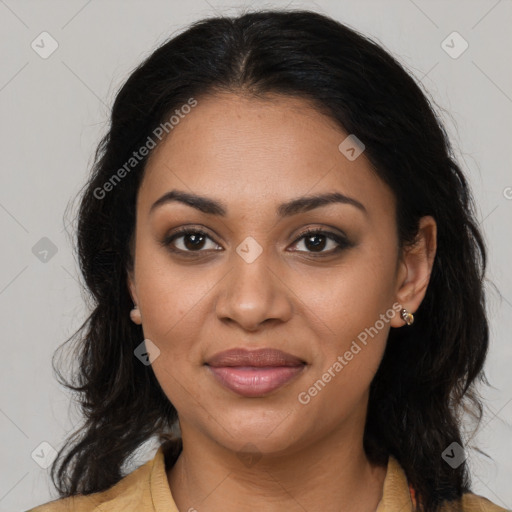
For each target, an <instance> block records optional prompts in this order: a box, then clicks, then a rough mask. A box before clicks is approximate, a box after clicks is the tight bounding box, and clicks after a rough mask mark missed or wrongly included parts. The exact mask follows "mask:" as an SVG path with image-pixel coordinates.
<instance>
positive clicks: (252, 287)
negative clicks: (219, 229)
mask: <svg viewBox="0 0 512 512" xmlns="http://www.w3.org/2000/svg"><path fill="white" fill-rule="evenodd" d="M230 259H231V260H232V262H231V261H230V264H231V270H230V271H229V272H228V274H227V275H226V277H225V278H224V279H223V280H222V281H221V282H220V283H219V288H218V294H219V295H218V297H217V301H216V306H215V309H216V314H217V317H218V318H219V319H220V320H221V321H223V322H228V323H236V324H238V325H239V326H240V327H241V328H243V329H244V330H246V331H257V330H258V329H260V328H261V325H262V324H263V323H264V322H267V323H272V322H275V323H281V322H286V321H288V320H289V319H290V317H291V316H292V313H293V305H292V300H291V298H292V296H293V292H292V290H291V288H290V287H289V286H288V285H287V284H286V282H285V281H284V279H283V276H282V272H279V270H278V269H277V268H276V267H275V265H271V264H270V262H269V259H268V258H267V257H266V255H265V251H264V252H263V253H262V254H260V255H259V257H258V258H256V260H254V261H252V262H250V263H249V262H247V261H245V260H244V259H243V258H242V257H240V256H239V255H238V254H237V253H233V257H232V258H230ZM274 261H275V260H274Z"/></svg>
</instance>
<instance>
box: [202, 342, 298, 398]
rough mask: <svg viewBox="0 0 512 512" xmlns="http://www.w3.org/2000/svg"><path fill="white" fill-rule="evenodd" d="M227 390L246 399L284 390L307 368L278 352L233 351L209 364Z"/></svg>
mask: <svg viewBox="0 0 512 512" xmlns="http://www.w3.org/2000/svg"><path fill="white" fill-rule="evenodd" d="M205 365H206V367H207V369H208V370H209V371H210V373H211V375H213V377H214V378H215V379H216V381H217V382H218V383H220V384H221V385H222V386H224V387H225V388H227V389H229V390H231V391H233V392H235V393H237V394H238V395H242V396H246V397H261V396H265V395H266V394H268V393H270V392H272V391H274V390H276V389H278V388H281V387H282V386H284V385H285V384H287V383H288V382H290V381H291V380H292V379H294V378H295V377H297V376H298V375H300V374H301V373H302V372H303V371H304V369H305V368H306V366H307V363H306V362H305V361H303V360H302V359H300V358H298V357H296V356H293V355H291V354H287V353H286V352H282V351H280V350H275V349H259V350H251V351H249V350H246V349H233V350H227V351H225V352H220V353H218V354H216V355H214V356H213V357H212V358H211V359H209V360H208V361H207V362H206V363H205Z"/></svg>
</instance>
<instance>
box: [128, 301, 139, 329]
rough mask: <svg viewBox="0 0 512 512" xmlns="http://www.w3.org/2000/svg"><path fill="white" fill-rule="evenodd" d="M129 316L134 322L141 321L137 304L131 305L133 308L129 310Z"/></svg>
mask: <svg viewBox="0 0 512 512" xmlns="http://www.w3.org/2000/svg"><path fill="white" fill-rule="evenodd" d="M130 318H131V319H132V322H133V323H135V324H138V325H140V324H141V323H142V322H141V318H140V311H139V306H137V304H135V305H134V306H133V309H132V310H131V311H130Z"/></svg>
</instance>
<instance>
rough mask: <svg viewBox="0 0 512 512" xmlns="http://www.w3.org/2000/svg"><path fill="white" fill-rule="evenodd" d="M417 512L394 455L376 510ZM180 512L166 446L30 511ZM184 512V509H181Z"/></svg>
mask: <svg viewBox="0 0 512 512" xmlns="http://www.w3.org/2000/svg"><path fill="white" fill-rule="evenodd" d="M398 510H399V511H400V512H414V506H413V502H412V499H411V494H410V492H409V485H408V482H407V478H406V476H405V473H404V471H403V469H402V467H401V466H400V464H399V463H398V461H397V460H396V459H395V458H394V457H392V456H390V457H389V459H388V467H387V473H386V478H385V480H384V488H383V494H382V499H381V501H380V502H379V505H378V507H377V510H376V511H375V512H397V511H398ZM442 510H443V512H452V511H453V512H507V510H506V509H504V508H501V507H499V506H497V505H494V504H493V503H491V502H490V501H489V500H487V499H486V498H483V497H481V496H477V495H475V494H471V493H468V494H465V495H464V496H463V498H462V500H461V501H460V502H457V503H452V504H451V506H448V505H445V507H443V509H442ZM100 511H101V512H180V511H178V508H177V507H176V504H175V502H174V500H173V497H172V494H171V490H170V489H169V484H168V481H167V474H166V466H165V456H164V452H163V447H162V446H160V448H159V449H158V450H157V452H156V454H155V456H154V457H153V459H152V460H150V461H148V462H146V463H145V464H144V465H142V466H140V467H139V468H137V469H136V470H134V471H132V472H131V473H130V474H128V475H126V476H125V477H124V478H122V479H121V480H120V481H119V482H118V483H117V484H116V485H114V486H112V487H111V488H110V489H107V490H106V491H102V492H98V493H94V494H88V495H78V496H71V497H68V498H61V499H58V500H55V501H52V502H50V503H46V504H44V505H40V506H39V507H36V508H32V509H30V510H28V511H27V512H100ZM181 512H183V511H181Z"/></svg>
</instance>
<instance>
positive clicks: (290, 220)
mask: <svg viewBox="0 0 512 512" xmlns="http://www.w3.org/2000/svg"><path fill="white" fill-rule="evenodd" d="M78 254H79V257H80V265H81V268H82V272H83V275H84V278H85V282H86V284H87V287H88V288H89V290H90V292H91V294H92V295H93V297H94V301H95V303H94V310H93V311H92V313H91V315H90V317H89V318H88V320H87V322H86V323H85V324H84V325H83V326H82V328H81V330H80V331H79V333H82V334H81V335H80V336H78V337H77V339H78V340H79V343H80V358H79V361H80V369H79V372H78V374H77V379H76V382H75V383H70V384H69V386H70V387H71V388H72V389H74V390H76V391H77V392H79V393H80V394H81V404H82V408H83V413H84V418H85V423H84V425H83V427H82V428H81V430H79V431H78V432H77V433H76V435H75V436H74V437H72V438H71V439H70V441H69V442H68V444H67V446H65V448H64V449H63V450H62V452H61V453H60V454H59V458H58V459H57V461H56V462H55V464H54V466H53V468H52V469H53V473H52V475H53V477H54V482H55V485H56V487H57V488H58V490H59V493H60V496H61V499H59V500H57V501H54V502H52V503H50V504H47V505H43V506H41V507H37V508H36V509H33V510H34V511H37V512H49V511H58V510H76V511H86V510H87V511H89V510H91V511H92V510H108V511H117V510H123V511H126V510H137V511H150V510H151V511H158V512H163V511H177V510H179V511H182V512H183V511H194V510H197V511H220V510H222V511H224V512H230V511H232V510H237V511H240V510H244V511H245V510H247V511H249V510H250V511H252V510H265V511H270V512H272V511H277V510H301V511H304V510H307V511H316V510H322V511H351V512H354V511H355V512H366V511H367V512H370V511H372V512H373V511H375V510H377V511H378V512H396V511H398V510H400V511H409V510H425V511H428V512H437V511H448V510H461V511H473V510H475V511H476V510H479V511H481V510H483V511H500V510H504V509H503V508H501V507H499V506H497V505H494V504H492V503H491V502H490V501H488V500H486V499H485V498H483V497H479V496H477V495H475V494H473V493H471V492H470V491H471V487H470V481H469V475H468V468H467V463H466V462H465V458H466V454H465V452H464V449H463V446H464V443H465V441H466V440H465V439H462V434H461V427H462V425H461V412H462V411H463V410H471V411H472V413H473V415H474V416H475V417H476V418H477V419H479V417H480V415H481V403H480V401H479V399H478V395H477V394H476V391H475V385H476V384H477V383H478V381H482V380H483V381H484V382H485V377H484V374H483V370H482V369H483V364H484V360H485V356H486V351H487V348H488V323H487V319H486V315H485V302H484V294H483V287H482V282H483V276H484V271H485V262H486V259H485V256H486V253H485V247H484V243H483V240H482V236H481V233H480V232H479V229H478V227H477V222H476V220H475V216H474V211H473V203H472V197H471V195H470V191H469V190H468V185H467V182H466V179H465V178H464V176H463V174H462V173H461V171H460V169H459V167H458V165H457V163H456V162H455V160H454V159H453V158H452V154H451V150H450V146H449V142H448V140H447V137H446V134H445V132H444V129H443V127H442V125H441V123H440V122H439V120H438V119H437V117H436V115H435V113H434V111H433V109H432V107H431V106H430V104H429V101H428V100H427V99H426V97H425V95H424V93H423V92H422V91H421V89H420V88H419V87H418V85H417V84H416V83H415V82H414V80H413V79H412V78H411V77H410V76H409V75H408V74H407V73H406V72H405V71H404V69H403V68H402V67H401V66H400V65H399V64H398V63H397V62H396V61H395V60H394V59H393V58H392V57H391V56H390V55H389V54H388V53H386V52H385V51H384V50H383V49H382V48H381V47H380V46H378V45H376V44H375V43H373V42H372V41H370V40H369V39H367V38H365V37H364V36H362V35H360V34H358V33H356V32H355V31H353V30H351V29H349V28H347V27H346V26H344V25H342V24H340V23H338V22H336V21H334V20H332V19H329V18H327V17H324V16H322V15H320V14H316V13H313V12H309V11H286V12H280V11H261V12H256V13H251V14H244V15H242V16H240V17H237V18H213V19H207V20H203V21H201V22H198V23H196V24H194V25H193V26H192V27H190V28H189V29H188V30H186V31H185V32H183V33H182V34H181V35H179V36H177V37H174V38H173V39H171V40H170V41H168V42H167V43H166V44H164V45H163V46H161V47H160V48H158V49H157V50H156V51H155V52H154V53H153V54H152V55H151V56H150V57H149V58H148V59H147V60H146V61H145V62H144V63H142V64H141V65H140V66H139V67H138V68H137V69H136V70H135V71H134V72H133V74H132V75H131V76H130V78H129V79H128V81H127V82H126V84H125V85H124V86H123V87H122V89H121V90H120V92H119V94H118V96H117V98H116V101H115V104H114V107H113V111H112V121H111V127H110V131H109V132H108V134H107V135H106V136H105V138H104V139H103V141H102V142H101V144H100V146H99V148H98V151H97V162H96V165H95V168H94V172H93V174H92V176H91V179H90V181H89V183H88V185H87V188H86V190H85V192H84V194H83V197H82V201H81V208H80V212H79V226H78ZM77 334H78V333H77ZM152 437H155V438H157V439H158V440H159V441H160V442H161V445H160V447H159V448H158V451H157V453H156V455H155V456H154V458H153V459H152V460H150V461H149V462H147V463H146V464H144V465H142V466H140V467H139V468H138V469H136V470H135V471H132V472H131V473H130V474H128V475H126V476H125V475H123V472H122V466H123V464H124V463H125V462H126V461H127V460H128V458H129V457H130V455H132V454H133V453H134V451H135V450H136V449H137V448H138V447H139V446H141V444H142V443H144V442H145V441H148V440H149V439H151V438H152ZM66 452H67V453H66Z"/></svg>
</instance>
